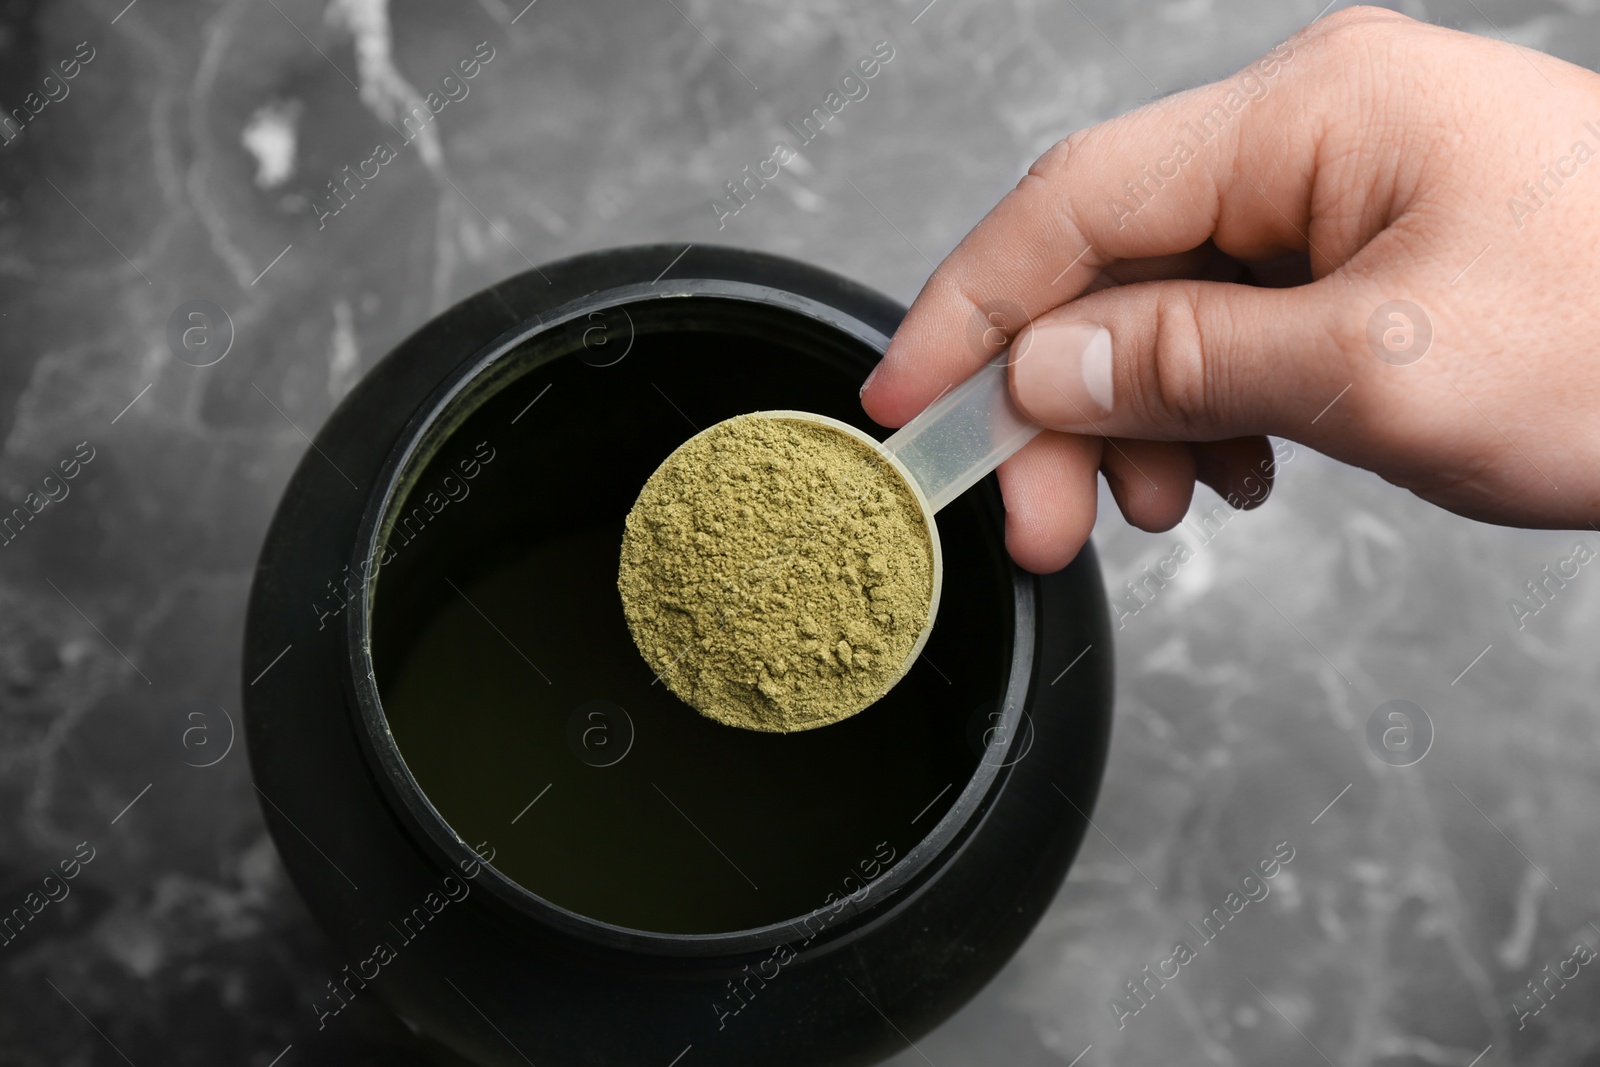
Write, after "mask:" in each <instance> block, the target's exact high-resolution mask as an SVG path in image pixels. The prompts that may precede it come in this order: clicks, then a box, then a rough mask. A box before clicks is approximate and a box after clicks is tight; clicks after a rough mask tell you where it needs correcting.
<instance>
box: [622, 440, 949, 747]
mask: <svg viewBox="0 0 1600 1067" xmlns="http://www.w3.org/2000/svg"><path fill="white" fill-rule="evenodd" d="M933 585H934V549H933V541H932V537H931V536H930V532H929V530H928V526H927V523H926V522H925V521H924V519H923V515H922V510H921V508H920V507H919V505H918V502H917V498H916V495H915V493H913V492H912V490H911V488H910V487H909V486H908V485H907V484H906V482H905V480H904V479H903V478H902V477H901V476H900V474H899V472H897V471H896V470H895V469H894V468H893V467H892V466H891V465H890V464H888V463H887V462H886V461H885V460H884V459H883V457H882V456H880V455H879V454H878V453H877V452H876V451H875V450H874V449H872V448H871V447H870V446H869V445H867V444H866V443H865V442H862V441H859V440H857V439H855V438H853V437H850V436H849V435H847V434H845V433H842V432H840V431H838V430H835V429H833V428H832V427H829V426H825V425H818V424H814V423H807V422H800V421H795V420H792V419H785V418H776V417H772V416H768V415H760V414H757V415H741V416H739V417H737V418H733V419H729V420H727V421H726V422H722V423H718V424H717V425H715V426H712V427H711V428H709V429H707V430H705V431H704V432H702V433H700V434H698V435H696V436H695V437H692V438H690V439H689V440H688V441H686V442H685V443H684V444H682V445H681V446H679V447H678V449H677V450H676V451H674V452H673V453H672V454H671V455H670V456H668V457H667V459H666V461H665V462H663V463H662V464H661V466H660V467H659V468H657V470H656V472H655V473H654V474H652V475H651V476H650V479H649V480H648V481H647V482H646V483H645V485H644V489H643V490H642V491H641V492H640V493H639V499H638V500H637V501H636V502H635V503H634V505H633V509H632V510H631V511H629V512H628V519H627V523H626V526H625V529H624V531H623V536H622V562H621V567H620V570H619V574H618V578H617V588H618V590H619V591H620V592H621V594H622V608H623V612H624V614H625V615H626V616H627V620H628V629H629V630H630V631H631V632H632V634H633V639H634V642H635V643H636V644H637V645H638V646H639V651H640V652H641V653H642V654H643V655H644V658H645V661H646V662H647V663H648V664H649V665H650V669H651V670H653V671H655V672H657V673H658V674H659V675H660V678H661V681H662V682H664V683H665V684H666V685H667V687H668V688H670V689H671V690H672V691H673V692H674V693H676V694H677V695H678V696H679V697H680V698H681V699H683V700H684V701H685V702H686V703H688V704H690V705H691V706H692V707H694V708H695V709H696V710H698V711H699V712H700V713H701V714H703V715H705V716H707V717H709V718H712V719H716V720H717V721H718V722H723V723H727V724H728V725H730V726H742V727H744V728H746V729H749V730H767V731H773V732H780V733H788V732H792V731H795V730H807V729H810V728H812V727H816V726H825V725H827V724H829V723H833V722H838V721H839V720H840V719H845V718H848V717H849V716H851V715H854V714H855V713H856V712H858V711H860V710H861V709H862V708H865V707H866V706H867V705H869V704H871V703H872V702H873V701H874V700H876V699H878V698H879V697H881V696H882V695H883V694H884V693H886V692H888V691H889V689H890V688H891V687H892V686H893V685H894V683H895V682H897V681H898V680H899V679H900V676H901V675H902V674H903V673H904V671H905V668H906V667H907V666H908V664H907V659H908V658H909V657H910V655H911V653H912V651H913V650H914V649H915V648H916V647H917V642H918V639H919V637H920V636H921V634H922V630H923V627H924V626H926V625H927V623H928V618H929V611H930V607H931V604H932V597H933Z"/></svg>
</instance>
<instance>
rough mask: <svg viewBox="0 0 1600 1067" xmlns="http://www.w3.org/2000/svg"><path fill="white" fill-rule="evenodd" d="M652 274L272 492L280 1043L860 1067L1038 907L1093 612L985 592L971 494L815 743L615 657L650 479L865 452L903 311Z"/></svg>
mask: <svg viewBox="0 0 1600 1067" xmlns="http://www.w3.org/2000/svg"><path fill="white" fill-rule="evenodd" d="M680 251H681V249H680V248H677V247H667V246H647V247H638V248H625V249H616V250H612V251H608V252H600V253H595V254H592V255H586V256H581V257H577V258H575V259H572V260H567V261H563V262H560V263H556V264H552V265H550V266H546V267H544V268H542V269H541V270H540V271H538V272H529V273H528V274H524V275H521V276H518V277H516V278H512V279H510V280H508V281H506V282H504V283H502V284H500V285H498V286H495V287H494V288H493V289H490V290H486V291H485V292H483V293H480V294H478V295H477V296H474V297H472V298H470V299H468V300H466V301H464V302H463V303H461V304H460V305H457V306H456V307H455V308H452V309H451V310H449V311H447V312H445V313H444V314H443V315H441V316H439V317H438V318H436V319H435V320H433V321H432V322H430V323H428V324H427V325H426V326H424V327H423V328H422V329H421V330H419V331H418V332H417V333H416V334H415V335H413V336H412V337H411V338H410V339H408V340H407V341H406V342H404V343H403V344H402V345H400V346H399V348H397V349H396V350H395V351H394V352H393V353H391V354H390V356H389V357H388V358H387V359H386V360H384V361H383V362H382V363H381V364H380V365H379V366H378V367H376V368H374V370H373V371H372V372H371V373H370V374H369V375H368V376H367V377H366V378H365V379H364V380H363V381H362V382H361V384H360V385H358V386H357V388H356V389H355V390H353V391H352V393H351V394H350V396H349V397H348V398H347V399H346V400H345V402H344V403H343V404H342V405H341V406H340V408H339V409H338V410H337V411H336V412H335V413H334V415H333V416H332V417H331V418H330V419H329V421H328V423H327V424H326V425H325V426H324V428H323V429H322V431H321V432H320V433H319V434H318V436H317V441H316V444H317V449H316V450H313V451H310V452H308V454H307V456H306V458H305V459H304V461H303V462H302V463H301V465H300V467H299V468H298V470H297V471H296V473H295V475H294V478H293V479H292V481H291V483H290V485H289V487H288V489H287V490H286V492H285V495H284V499H283V502H282V504H281V505H280V507H279V510H278V513H277V516H276V517H275V519H274V522H273V524H272V528H271V530H270V531H269V534H268V537H267V541H266V544H265V546H264V548H263V550H262V556H261V562H260V566H259V569H258V572H257V579H256V584H255V588H254V590H253V593H252V601H251V607H250V613H249V622H248V629H247V634H246V647H245V654H244V677H245V682H246V686H245V694H246V735H247V739H248V744H249V749H250V759H251V766H252V768H253V771H254V775H255V779H256V783H257V785H258V787H259V788H260V790H261V793H262V795H263V797H264V798H265V799H264V800H263V804H262V809H263V814H264V815H265V817H266V820H267V823H268V825H269V827H270V828H271V831H272V833H273V836H274V839H275V841H276V842H277V845H278V848H279V850H280V852H281V854H282V856H283V859H284V863H285V865H286V867H287V869H288V870H289V872H290V874H291V876H292V878H293V879H294V881H295V884H296V885H297V887H298V888H299V889H300V891H301V893H302V894H303V896H304V897H305V899H306V901H307V903H308V905H309V907H310V909H311V910H312V912H313V913H314V914H315V915H316V916H317V917H318V918H319V920H320V921H321V922H322V924H323V926H324V927H325V929H326V930H327V932H328V934H329V936H330V937H331V938H332V940H333V941H334V942H335V943H336V945H337V947H338V952H339V953H340V954H341V956H343V957H344V958H347V959H348V961H349V964H350V966H349V968H348V969H347V970H345V971H341V972H340V973H338V974H336V975H330V976H329V978H330V980H331V983H330V988H329V989H315V990H308V991H307V999H308V1001H311V1002H313V1003H314V1004H315V1005H316V1006H315V1007H308V1009H307V1011H308V1023H317V1024H319V1025H326V1026H330V1027H331V1026H336V1025H338V1019H337V1013H336V1011H335V1009H337V1008H338V1006H339V1004H340V1003H341V999H339V998H340V996H341V991H342V993H343V996H344V997H346V998H347V997H348V996H373V997H377V998H381V999H382V1000H383V1001H384V1002H385V1003H386V1004H387V1005H388V1006H389V1007H390V1008H391V1009H393V1010H394V1011H395V1012H396V1013H397V1014H399V1015H400V1016H401V1017H402V1018H404V1019H405V1020H406V1021H407V1022H408V1023H409V1024H411V1026H412V1027H413V1029H414V1030H416V1031H417V1032H418V1033H419V1034H420V1035H421V1036H422V1038H423V1039H424V1040H426V1041H428V1042H431V1043H433V1044H434V1045H435V1047H437V1048H438V1049H440V1050H441V1051H442V1052H446V1050H447V1052H446V1054H448V1055H453V1056H458V1057H462V1058H465V1059H467V1060H469V1061H473V1062H479V1063H485V1064H523V1063H526V1062H529V1061H531V1062H534V1063H538V1064H540V1067H547V1065H551V1064H566V1063H593V1062H602V1063H626V1062H644V1063H661V1064H668V1063H673V1062H677V1063H679V1064H680V1065H681V1067H694V1065H696V1064H707V1063H728V1064H748V1063H755V1062H759V1063H763V1064H775V1065H781V1064H823V1063H827V1064H848V1063H870V1062H874V1061H876V1060H878V1059H881V1058H883V1057H884V1056H887V1055H889V1054H891V1053H893V1052H894V1051H896V1050H897V1049H899V1048H903V1047H904V1046H905V1042H906V1040H907V1039H911V1040H915V1039H916V1038H917V1037H918V1036H920V1035H921V1034H923V1033H925V1032H926V1031H927V1030H929V1029H931V1028H932V1027H933V1026H935V1025H937V1024H938V1023H939V1022H940V1021H942V1020H943V1019H944V1018H946V1017H947V1016H949V1015H950V1014H951V1013H952V1012H954V1011H955V1010H956V1009H957V1008H958V1007H959V1006H960V1005H961V1004H962V1003H964V1002H965V1001H966V1000H967V999H968V998H969V997H971V996H972V995H973V994H974V993H975V992H976V991H977V990H978V989H979V988H981V987H982V985H983V984H984V983H985V982H986V981H988V979H989V978H990V977H992V976H993V974H994V973H995V972H996V971H997V970H998V969H999V968H1000V967H1001V966H1002V965H1003V964H1004V962H1005V961H1006V959H1008V958H1009V957H1010V955H1011V954H1012V953H1013V952H1014V951H1015V950H1016V948H1017V946H1018V945H1019V944H1020V943H1021V942H1022V940H1023V938H1024V937H1025V936H1026V935H1027V932H1028V931H1029V929H1030V928H1031V927H1032V925H1033V924H1034V922H1035V921H1036V920H1037V919H1038V917H1039V915H1040V914H1041V913H1042V912H1043V910H1044V908H1045V907H1046V906H1047V905H1048V903H1049V901H1050V899H1051V897H1052V896H1053V895H1054V893H1055V891H1056V890H1057V888H1058V887H1059V885H1060V883H1061V881H1062V879H1063V878H1064V877H1065V874H1066V871H1067V868H1068V865H1069V863H1070V861H1071V859H1072V856H1073V854H1074V853H1075V851H1076V849H1077V848H1078V845H1079V843H1080V842H1081V840H1082V837H1083V834H1084V831H1085V829H1086V822H1085V815H1084V813H1087V812H1089V811H1090V810H1091V809H1092V806H1093V801H1094V796H1095V792H1096V790H1097V788H1098V785H1099V780H1100V775H1101V772H1102V770H1103V767H1104V761H1105V755H1106V747H1107V743H1108V738H1109V726H1110V714H1111V688H1110V687H1111V646H1110V633H1109V629H1110V628H1109V624H1108V615H1107V609H1106V604H1105V598H1104V593H1103V590H1102V586H1101V582H1100V577H1099V573H1098V570H1097V568H1096V565H1095V562H1094V557H1093V553H1092V552H1091V551H1089V550H1085V552H1084V553H1083V554H1081V555H1080V557H1079V559H1078V560H1077V562H1075V563H1074V564H1073V565H1072V566H1071V567H1069V568H1067V569H1066V570H1065V571H1063V572H1061V573H1059V574H1055V575H1050V576H1047V577H1042V578H1041V577H1036V576H1033V575H1029V574H1026V573H1024V572H1022V571H1020V570H1019V569H1017V568H1016V567H1014V566H1013V565H1012V564H1011V563H1010V561H1009V560H1008V559H1007V558H1006V556H1005V553H1004V547H1003V536H1002V529H1003V527H1002V523H1003V513H1002V511H1001V509H1000V505H999V499H998V494H997V492H996V491H995V488H994V485H993V480H992V479H990V480H989V481H988V482H987V484H982V485H980V486H978V487H977V488H976V489H975V490H973V491H972V492H970V493H967V494H966V495H965V496H963V497H962V498H961V499H960V500H957V501H955V502H954V503H953V504H951V505H949V506H948V507H947V508H946V509H945V510H944V511H943V512H942V513H941V515H940V532H941V536H942V538H943V540H944V547H945V553H946V556H947V559H951V560H953V559H955V558H957V557H958V556H959V558H960V559H961V561H962V565H961V567H960V568H959V569H958V568H955V567H954V566H951V567H949V568H948V569H947V572H946V577H945V586H944V592H943V607H942V609H941V612H940V618H939V621H938V623H937V625H936V626H935V628H934V631H933V633H932V635H931V636H930V638H929V641H928V644H927V647H926V649H925V650H924V656H923V657H922V660H921V661H919V665H918V666H917V667H915V668H914V669H913V670H912V672H911V673H910V674H909V675H908V676H907V678H906V679H905V680H903V681H902V682H901V683H900V684H899V685H898V686H897V687H896V688H895V689H894V690H893V691H892V692H891V693H890V694H889V695H888V696H886V697H885V698H884V699H883V700H882V701H880V702H879V704H876V705H874V706H873V707H871V708H868V709H867V710H866V711H864V712H862V713H861V714H859V715H857V716H855V717H854V718H853V719H851V720H848V721H847V722H845V723H841V724H838V725H835V726H830V727H827V728H825V729H821V730H815V731H807V732H805V733H803V734H799V735H761V734H754V733H752V732H750V731H740V730H734V729H731V728H728V727H723V726H720V725H718V724H716V723H711V722H709V721H707V720H704V719H702V718H701V717H700V716H698V715H697V714H696V713H694V712H693V711H692V710H690V709H688V708H686V707H683V706H681V705H677V706H674V705H675V704H676V701H675V698H672V697H670V695H669V694H665V692H664V687H662V686H659V685H656V686H652V685H651V678H650V677H649V672H648V670H647V669H646V668H644V665H643V663H642V661H640V660H639V658H638V656H637V653H636V652H632V659H631V661H630V660H629V658H628V656H626V655H623V654H622V653H621V652H618V651H617V649H616V647H615V646H614V643H613V642H612V640H611V638H612V637H616V636H618V634H620V640H621V642H622V645H623V646H624V648H625V649H627V650H628V651H632V650H631V642H630V641H628V640H627V638H626V631H625V627H624V625H623V623H622V620H621V607H620V602H619V601H618V599H617V594H616V590H615V584H614V582H615V558H616V551H617V548H618V543H613V542H612V541H611V540H609V538H610V537H611V536H612V534H611V533H610V532H609V531H612V530H615V535H616V537H617V538H618V541H619V540H620V529H621V520H622V517H623V515H624V514H625V513H626V510H627V507H628V505H629V504H631V502H632V499H633V496H634V495H635V494H636V493H637V490H638V486H639V485H640V484H642V482H643V480H644V478H645V477H646V476H648V474H649V472H650V471H651V470H653V469H654V467H655V465H656V464H657V463H659V461H660V459H661V458H662V457H663V456H664V455H665V454H666V453H667V452H668V451H670V450H671V448H673V447H675V446H676V445H677V444H678V443H681V441H682V440H684V439H685V438H687V437H688V436H690V435H691V434H692V433H694V432H695V430H696V429H698V428H700V427H703V426H706V425H710V424H711V423H712V422H715V421H717V420H719V419H721V418H726V417H728V416H731V415H733V414H737V413H740V412H743V411H753V410H762V409H773V408H784V409H802V410H807V411H814V412H818V413H821V414H824V415H828V416H831V417H833V418H838V419H841V420H844V421H846V422H849V423H851V424H853V425H856V426H858V427H860V428H862V429H869V430H870V429H871V424H870V422H869V421H868V420H866V419H865V417H864V415H863V414H862V413H861V411H860V409H859V404H858V402H857V400H856V392H857V388H858V387H859V383H860V381H861V379H862V378H863V377H864V376H865V374H866V373H867V371H868V370H870V368H871V366H872V364H873V362H874V361H875V359H876V358H877V357H878V356H879V355H880V354H881V352H882V350H883V349H884V347H885V346H886V344H887V339H888V336H889V335H890V334H891V333H892V331H893V329H894V327H895V325H896V324H897V323H898V321H899V319H900V317H901V315H902V314H903V309H901V308H900V307H898V306H897V305H895V304H894V303H892V302H891V301H888V300H887V299H885V298H883V297H881V296H878V295H876V294H874V293H872V292H870V291H868V290H865V289H863V288H861V287H860V286H857V285H855V284H853V283H851V282H849V281H846V280H844V279H842V278H839V277H837V276H835V275H832V274H828V273H826V272H823V271H820V270H817V269H814V268H810V267H806V266H804V265H802V264H798V263H794V262H792V261H788V260H783V259H779V258H776V257H772V256H765V255H760V254H756V253H750V252H743V251H736V250H730V249H716V248H705V247H701V246H696V247H695V248H694V249H693V250H692V251H691V252H690V253H689V255H688V256H685V257H684V259H683V260H682V261H681V262H679V263H678V264H677V266H676V267H675V268H674V273H676V274H677V275H680V277H674V278H661V279H659V280H655V281H652V279H655V278H657V275H658V274H659V272H660V271H661V268H662V266H663V265H665V264H667V263H670V262H672V260H673V257H674V256H676V255H677V254H678V253H679V252H680ZM547 279H548V280H547ZM480 445H482V446H484V447H481V448H480ZM469 472H470V475H469ZM347 478H348V481H347V480H346V479H347ZM447 479H448V480H447ZM352 482H353V483H354V485H355V486H357V487H359V488H355V489H353V488H352V486H351V483H352ZM608 559H609V561H610V565H609V570H608V569H607V567H606V565H605V564H606V561H607V560H608ZM369 561H371V562H369ZM474 620H477V621H476V622H474ZM613 624H614V625H613ZM473 625H476V626H478V627H479V629H478V630H477V631H476V632H474V631H472V630H471V628H470V627H471V626H473ZM608 635H610V636H608ZM269 665H270V666H269ZM264 669H265V671H264V673H263V670H264ZM639 672H643V674H642V677H641V675H640V673H639ZM473 846H479V847H481V848H482V849H483V855H486V856H492V859H490V860H489V861H488V862H482V861H481V860H480V858H479V854H478V853H475V852H474V851H473ZM469 876H470V877H469ZM380 945H382V946H385V948H386V949H387V951H380V950H379V948H378V946H380ZM313 1012H316V1013H327V1014H313ZM314 1032H315V1031H314V1029H313V1033H314ZM308 1040H314V1037H313V1038H311V1039H308ZM680 1056H681V1057H682V1058H681V1059H676V1060H675V1058H676V1057H680Z"/></svg>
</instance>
